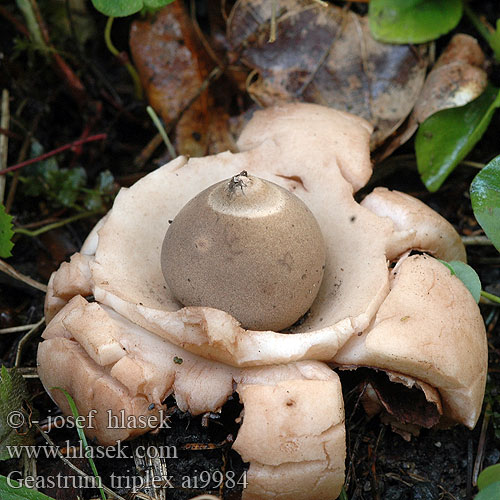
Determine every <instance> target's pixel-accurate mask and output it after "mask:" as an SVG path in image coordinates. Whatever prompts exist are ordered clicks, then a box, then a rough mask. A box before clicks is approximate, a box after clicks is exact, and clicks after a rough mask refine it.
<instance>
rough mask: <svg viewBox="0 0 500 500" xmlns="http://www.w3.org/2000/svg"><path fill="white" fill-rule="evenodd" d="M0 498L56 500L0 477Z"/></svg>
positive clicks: (5, 499)
mask: <svg viewBox="0 0 500 500" xmlns="http://www.w3.org/2000/svg"><path fill="white" fill-rule="evenodd" d="M9 483H10V484H9ZM0 498H1V499H2V500H54V499H53V498H52V497H48V496H47V495H44V494H43V493H40V492H39V491H37V490H32V489H31V488H26V487H25V486H21V485H20V484H19V483H18V482H17V481H15V480H14V479H9V478H7V477H5V476H0Z"/></svg>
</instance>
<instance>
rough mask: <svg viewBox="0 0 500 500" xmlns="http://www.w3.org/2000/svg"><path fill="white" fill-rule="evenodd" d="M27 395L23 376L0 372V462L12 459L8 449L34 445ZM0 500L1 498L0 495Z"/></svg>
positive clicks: (12, 372)
mask: <svg viewBox="0 0 500 500" xmlns="http://www.w3.org/2000/svg"><path fill="white" fill-rule="evenodd" d="M29 398H30V397H29V393H28V389H27V387H26V382H25V381H24V379H23V376H22V375H21V374H20V373H19V372H18V371H17V370H16V369H15V368H11V369H10V370H8V369H7V368H6V367H5V366H3V365H2V368H1V370H0V460H8V459H10V458H13V457H12V455H11V453H10V452H9V448H8V447H16V446H22V445H30V444H33V443H34V438H33V436H34V432H33V428H30V414H29V412H28V411H26V409H25V407H24V403H25V402H26V401H28V400H29ZM0 498H2V500H3V497H2V496H1V495H0Z"/></svg>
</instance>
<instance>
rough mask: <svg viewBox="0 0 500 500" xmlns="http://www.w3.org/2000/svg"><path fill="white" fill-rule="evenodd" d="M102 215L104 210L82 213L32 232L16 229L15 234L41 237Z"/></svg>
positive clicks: (21, 228) (22, 228) (20, 228)
mask: <svg viewBox="0 0 500 500" xmlns="http://www.w3.org/2000/svg"><path fill="white" fill-rule="evenodd" d="M99 213H102V210H91V211H90V212H82V213H79V214H76V215H72V216H71V217H68V218H66V219H63V220H60V221H57V222H53V223H52V224H47V225H46V226H43V227H40V228H38V229H35V230H34V231H31V230H30V229H26V228H24V227H17V228H15V229H14V233H17V234H24V235H26V236H31V237H32V238H34V237H35V236H39V235H40V234H43V233H46V232H47V231H52V229H56V228H58V227H62V226H65V225H66V224H70V223H71V222H75V221H77V220H80V219H86V218H87V217H92V216H93V215H96V214H99Z"/></svg>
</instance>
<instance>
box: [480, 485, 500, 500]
mask: <svg viewBox="0 0 500 500" xmlns="http://www.w3.org/2000/svg"><path fill="white" fill-rule="evenodd" d="M499 498H500V482H496V483H492V484H490V485H489V486H486V488H484V489H483V490H481V491H480V492H479V493H478V494H477V495H476V496H475V497H474V500H498V499H499Z"/></svg>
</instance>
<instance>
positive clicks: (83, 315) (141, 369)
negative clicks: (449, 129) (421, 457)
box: [38, 104, 487, 500]
mask: <svg viewBox="0 0 500 500" xmlns="http://www.w3.org/2000/svg"><path fill="white" fill-rule="evenodd" d="M370 133H371V126H370V125H369V124H368V123H367V122H365V121H364V120H362V119H360V118H357V117H355V116H352V115H349V114H347V113H344V112H340V111H335V110H333V109H329V108H324V107H321V106H317V105H312V104H289V105H285V106H282V107H276V108H269V109H266V110H263V111H259V112H256V113H255V114H254V117H253V118H252V119H251V121H250V122H249V123H248V124H247V125H246V127H245V129H244V130H243V132H242V134H241V137H240V138H239V141H238V148H239V152H238V153H235V154H233V153H230V152H225V153H222V154H218V155H215V156H209V157H205V158H192V159H189V160H188V159H187V158H184V157H179V158H177V159H175V160H173V161H172V162H170V163H168V164H167V165H165V166H163V167H161V168H159V169H158V170H156V171H154V172H152V173H151V174H149V175H148V176H146V177H145V178H143V179H141V180H140V181H139V182H137V183H136V184H135V185H133V186H132V187H130V188H129V189H122V190H121V191H120V193H119V194H118V196H117V198H116V200H115V202H114V205H113V208H112V210H111V211H110V212H109V213H108V214H107V215H106V216H105V217H104V218H103V219H102V220H101V221H100V222H99V223H98V224H97V226H96V227H95V228H94V230H93V231H92V232H91V234H90V235H89V236H88V238H87V240H86V241H85V243H84V245H83V247H82V249H81V251H80V252H79V253H77V254H75V255H73V257H72V258H71V261H70V262H69V263H63V264H62V265H61V267H60V268H59V270H58V271H57V272H56V273H54V274H53V276H52V277H51V279H50V282H49V291H48V294H47V298H46V319H47V322H48V325H47V328H46V330H45V332H44V333H43V338H44V341H43V342H42V343H41V344H40V346H39V350H38V371H39V375H40V378H41V380H42V382H43V384H44V386H45V387H46V388H47V389H49V388H51V387H55V386H58V387H64V388H65V389H67V390H68V392H69V393H70V394H71V395H72V396H73V398H74V399H75V401H76V404H77V406H78V409H79V411H80V414H84V415H85V414H87V413H89V412H90V411H91V410H97V414H96V419H95V423H94V425H93V428H92V429H90V428H89V429H87V431H86V432H87V434H88V435H89V436H95V437H96V438H97V439H98V440H99V442H100V443H102V444H112V443H115V442H116V441H117V440H123V439H129V438H133V437H134V436H137V435H138V434H141V433H143V432H146V431H147V430H148V429H133V428H132V429H108V428H107V421H108V419H107V415H108V411H110V410H111V412H112V413H113V414H120V411H124V412H125V414H126V415H127V416H128V415H132V416H140V415H156V414H158V412H159V410H160V409H161V408H162V404H161V403H162V401H164V399H165V398H166V397H167V396H168V395H169V394H172V393H173V394H174V395H175V398H176V402H177V405H178V406H179V408H181V409H182V410H185V411H189V412H191V413H192V414H194V415H196V414H200V413H203V412H208V411H218V410H219V409H220V408H221V406H222V405H223V404H224V402H225V401H226V400H227V398H228V397H229V396H230V395H231V394H232V393H233V392H234V390H236V391H237V392H238V394H239V397H240V400H241V402H242V403H243V405H244V411H243V413H242V416H243V418H242V424H241V427H240V429H239V432H238V435H237V438H236V441H235V443H234V446H233V448H234V449H235V450H236V451H237V452H238V453H239V454H240V455H241V456H242V458H243V460H244V461H246V462H249V463H250V467H249V470H248V476H247V478H248V487H247V488H246V489H245V490H244V492H243V497H244V498H246V499H252V498H254V499H267V498H279V499H292V498H293V499H294V500H297V499H315V500H319V499H334V498H336V497H337V496H338V494H339V492H340V489H341V487H342V484H343V481H344V460H345V430H344V410H343V400H342V395H341V387H340V382H339V379H338V376H337V374H336V373H335V371H333V370H332V368H331V366H338V367H341V368H346V369H354V368H357V367H369V368H372V369H374V370H378V372H379V374H380V372H382V371H383V372H386V373H387V374H388V375H387V376H386V379H387V380H386V382H387V383H385V385H387V384H389V382H388V381H390V382H391V383H393V384H396V386H397V387H400V388H403V387H409V388H412V387H413V388H418V389H421V394H422V397H421V399H422V400H423V403H422V401H421V402H420V403H421V404H422V405H423V406H424V407H425V412H424V413H425V417H421V416H418V415H417V416H416V417H415V419H414V420H413V421H412V420H411V419H410V420H407V421H406V422H404V423H406V424H418V425H423V426H427V427H429V426H432V425H435V424H437V423H441V424H442V423H451V422H457V423H461V424H464V425H466V426H468V427H469V428H472V427H474V425H475V424H476V421H477V419H478V417H479V414H480V409H481V403H482V398H483V393H484V386H485V380H486V369H487V345H486V335H485V328H484V324H483V321H482V318H481V316H480V313H479V308H478V306H477V304H476V302H475V301H474V299H473V297H472V295H471V294H470V293H469V291H468V290H467V289H466V287H465V286H464V285H463V284H462V282H461V281H460V280H459V279H458V278H457V277H456V276H454V275H452V274H451V273H450V271H449V269H448V268H447V267H445V266H444V265H443V264H441V263H440V262H439V261H438V260H436V259H435V258H434V257H437V258H439V259H443V260H463V261H465V250H464V247H463V245H462V243H461V241H460V237H459V236H458V234H457V233H456V231H455V230H454V229H453V227H452V226H451V225H450V224H449V223H448V222H447V221H446V220H444V219H443V218H442V217H441V216H440V215H438V214H437V213H436V212H434V211H433V210H431V209H430V208H429V207H427V206H426V205H425V204H423V203H422V202H420V201H418V200H417V199H415V198H412V197H411V196H408V195H406V194H403V193H399V192H396V191H389V190H387V189H385V188H376V189H375V190H374V191H373V192H372V193H371V194H369V195H368V196H366V197H365V199H364V200H363V202H362V203H361V204H359V203H357V202H356V201H355V200H354V198H353V193H354V192H356V191H357V190H359V189H360V188H361V187H363V186H364V185H365V184H366V183H367V181H368V179H369V177H370V175H371V170H372V168H371V163H370V157H369V147H368V144H369V138H370ZM242 172H247V173H248V174H247V175H249V176H254V177H257V178H261V179H265V180H267V181H271V182H272V183H274V184H277V185H278V186H281V187H282V188H285V189H286V190H288V191H289V192H292V193H294V194H295V195H296V196H297V197H298V198H300V199H301V200H302V202H303V204H305V206H306V207H307V209H308V210H310V212H311V213H312V214H313V215H314V218H315V219H316V221H317V224H318V226H319V229H320V231H321V233H322V236H323V239H324V252H325V254H324V259H325V268H324V275H323V279H322V281H321V286H320V287H319V291H317V296H316V298H315V299H314V301H313V303H312V306H311V307H310V309H309V311H308V312H307V314H306V315H305V316H304V317H303V318H302V320H301V321H299V322H297V323H295V324H294V325H293V326H291V327H290V328H289V329H288V330H287V331H286V332H281V333H280V332H278V331H271V330H266V331H264V330H259V329H250V328H248V329H245V328H243V327H242V326H241V325H240V323H239V322H238V321H237V319H235V318H234V317H233V316H231V314H229V313H228V312H226V311H224V310H220V309H215V308H213V307H212V308H211V307H206V305H204V304H203V300H201V302H200V305H196V306H186V307H183V306H182V305H181V304H180V303H179V302H178V301H177V300H176V298H175V296H174V295H173V293H172V291H171V290H170V289H169V287H168V286H167V283H166V281H165V279H164V277H163V273H162V268H161V259H160V255H161V249H162V244H163V240H164V238H165V234H166V233H167V229H168V227H169V220H170V221H171V220H173V219H175V217H176V215H177V214H178V213H179V212H180V211H181V209H182V208H183V207H184V205H186V203H187V202H188V201H189V200H191V199H192V198H194V197H195V196H196V195H198V194H199V193H201V192H202V191H203V190H205V189H207V188H208V187H210V186H212V185H214V184H215V183H218V182H221V181H224V180H227V179H230V180H231V179H234V181H235V182H237V181H240V180H242V179H241V178H240V177H238V175H239V174H241V173H242ZM243 177H245V176H244V175H243ZM243 180H244V179H243ZM233 187H234V186H233ZM279 238H280V237H278V236H277V240H276V241H277V244H276V247H277V249H278V250H279V252H278V253H277V254H276V255H275V256H274V255H273V258H275V259H277V262H276V264H275V266H276V269H277V270H278V271H279V272H280V273H281V274H285V276H286V273H287V272H289V270H290V269H292V268H293V266H294V259H295V256H294V255H293V253H292V252H289V250H290V248H289V246H288V245H286V244H284V241H285V240H283V243H281V244H278V241H279ZM283 238H285V236H283ZM230 243H231V244H233V245H236V246H237V245H241V248H238V251H239V250H244V249H245V244H244V242H239V241H235V240H234V239H233V240H230ZM198 244H201V245H202V246H203V245H209V244H210V242H207V241H205V240H203V238H202V240H199V241H198ZM275 250H276V249H275ZM411 250H418V251H420V252H421V253H420V254H417V255H410V251H411ZM253 251H254V252H256V253H257V252H258V251H259V248H257V247H255V249H254V250H253ZM242 254H243V255H244V257H245V259H246V260H248V258H249V256H248V252H247V253H245V252H242ZM237 257H238V252H235V253H234V254H233V255H232V257H231V258H232V260H230V262H229V267H230V266H233V267H234V266H236V267H237V266H238V265H247V264H248V262H246V263H245V264H241V263H239V262H238V260H237ZM394 262H397V263H396V265H395V266H391V265H390V264H391V263H394ZM170 265H171V266H175V262H171V263H170ZM225 265H227V264H226V263H223V264H222V266H225ZM193 272H194V273H196V272H197V271H196V269H194V270H193ZM186 279H187V277H186ZM258 279H259V278H258V276H256V277H255V280H256V281H257V282H258ZM285 289H286V287H285ZM290 294H291V295H293V290H290ZM90 295H93V297H94V299H95V301H93V302H89V301H88V300H87V299H86V298H85V297H88V296H90ZM283 300H285V301H286V300H288V297H287V294H286V293H285V295H284V296H283ZM244 321H247V320H246V319H245V320H244ZM256 324H257V326H259V325H258V323H256ZM179 358H180V359H182V360H183V362H182V364H179V363H176V362H175V361H176V359H179ZM327 363H328V364H327ZM381 385H384V384H381ZM367 392H368V393H369V395H370V397H371V398H372V400H373V399H375V400H376V399H377V397H378V396H379V395H380V394H381V390H380V387H377V384H374V386H373V387H371V388H370V390H369V391H367ZM414 392H419V391H414ZM412 394H413V393H412ZM52 397H53V398H54V400H55V401H56V403H57V404H58V405H59V406H60V407H61V409H62V411H63V412H64V413H67V414H68V413H70V410H69V407H68V404H67V402H66V400H65V398H64V396H63V395H62V394H61V393H60V392H59V391H54V392H53V393H52ZM381 401H382V403H383V398H382V399H381ZM151 403H154V408H153V405H152V404H151ZM372 403H373V401H372ZM420 403H419V404H420ZM382 406H383V404H379V407H382ZM151 408H152V409H151ZM397 416H398V415H397V414H396V415H393V416H392V417H393V418H395V417H397Z"/></svg>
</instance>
